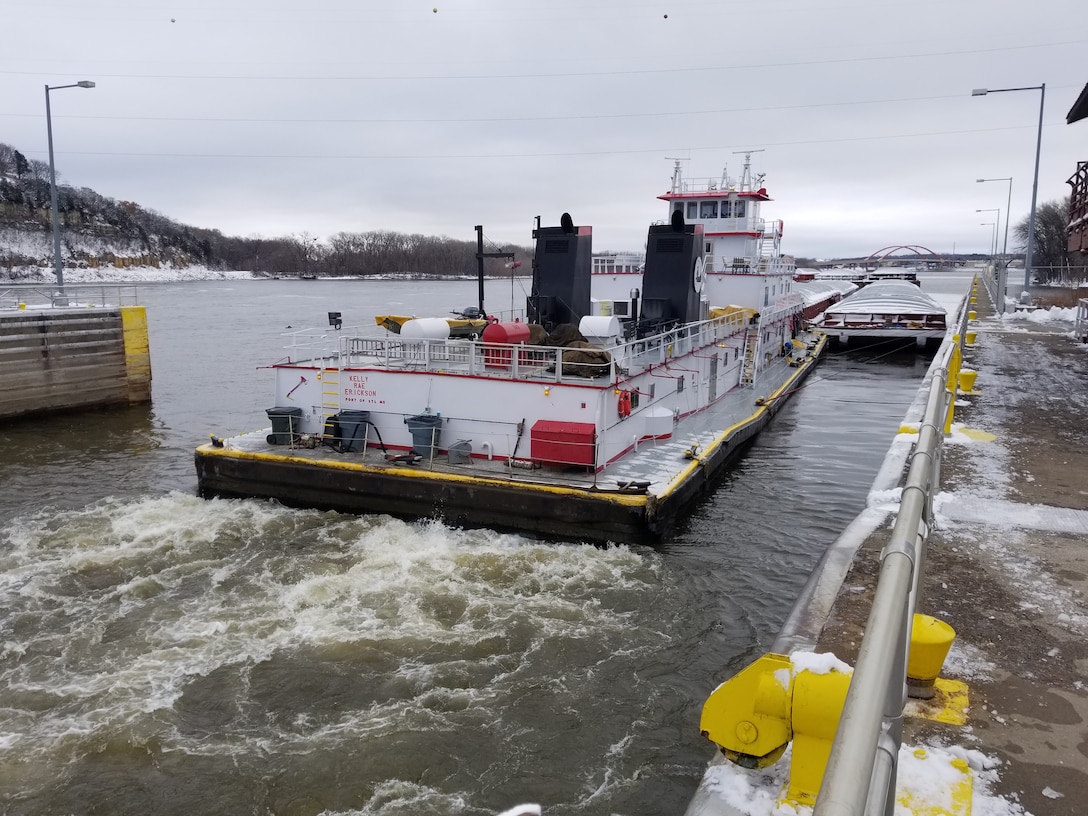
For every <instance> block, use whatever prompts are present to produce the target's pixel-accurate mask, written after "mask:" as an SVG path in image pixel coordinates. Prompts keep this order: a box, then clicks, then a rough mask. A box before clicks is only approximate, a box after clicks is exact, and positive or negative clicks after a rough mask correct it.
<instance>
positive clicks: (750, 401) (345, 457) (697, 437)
mask: <svg viewBox="0 0 1088 816" xmlns="http://www.w3.org/2000/svg"><path fill="white" fill-rule="evenodd" d="M789 368H790V366H788V364H787V363H786V362H785V360H783V359H779V360H777V361H776V362H774V363H773V364H772V365H771V366H769V367H768V368H767V369H765V370H763V371H761V372H760V373H759V375H758V376H757V377H756V379H755V381H754V382H753V384H752V385H751V386H745V387H736V388H733V389H732V390H730V391H729V392H727V393H726V394H724V395H723V396H722V397H721V398H720V399H719V400H718V401H717V402H716V403H714V404H713V405H711V406H710V407H709V408H707V409H705V410H703V411H700V412H698V413H697V414H694V415H692V416H689V417H686V418H685V419H684V421H683V422H682V423H680V425H678V426H676V427H677V429H678V430H676V431H674V433H673V434H672V435H671V436H669V437H667V438H663V439H652V438H650V439H643V440H640V441H637V442H635V441H634V440H633V447H634V449H633V450H632V451H631V452H629V453H628V454H627V455H625V456H623V457H622V458H621V459H620V460H618V461H616V462H613V463H612V464H610V465H607V466H605V467H604V468H603V469H602V470H600V471H598V472H593V470H592V469H591V468H589V467H579V466H572V467H566V468H559V467H551V466H545V467H530V466H529V465H530V463H529V461H528V460H527V459H526V460H517V461H516V462H515V463H514V464H511V463H510V462H508V461H507V460H506V459H505V458H499V457H496V458H492V459H488V458H486V457H481V456H479V455H477V456H474V457H472V458H471V459H470V460H469V461H467V462H465V463H463V464H457V463H451V461H450V460H451V456H450V455H449V454H448V453H447V452H446V451H445V450H440V451H436V452H435V454H434V455H433V456H430V457H424V458H421V459H419V460H418V461H415V462H412V463H410V462H408V461H406V460H405V458H404V456H403V455H404V453H405V452H404V451H403V450H395V451H394V450H391V451H389V455H388V456H387V455H386V453H385V452H384V451H383V450H382V447H381V445H380V444H379V443H378V442H377V441H375V440H374V439H373V434H371V435H370V438H369V440H368V441H367V443H366V444H365V446H364V449H363V450H360V451H350V452H345V453H341V452H339V451H337V450H335V449H334V448H331V447H329V446H327V445H324V444H318V445H317V446H316V447H312V448H311V447H307V446H299V445H273V444H270V443H269V442H268V441H267V439H266V437H267V435H268V434H269V432H270V430H271V429H265V430H261V431H254V432H251V433H246V434H242V435H239V436H233V437H229V438H226V439H223V440H220V442H221V445H222V449H223V450H227V451H240V452H246V453H252V454H264V455H272V456H279V457H290V458H295V459H300V460H304V461H306V462H309V463H313V464H327V465H335V466H337V467H345V466H346V467H349V468H350V467H362V466H365V467H366V468H368V469H371V468H376V469H383V470H388V469H394V468H395V469H401V470H403V469H412V470H416V471H419V472H421V473H432V474H436V475H446V476H453V477H470V478H483V479H499V480H505V481H509V482H517V483H519V484H523V485H540V486H562V487H567V488H574V489H577V490H586V491H623V492H634V493H648V494H650V495H657V496H660V495H663V494H665V493H666V492H667V491H668V489H669V487H670V485H671V484H672V483H673V482H674V481H675V480H676V479H678V478H679V477H680V476H681V475H682V474H683V472H684V471H685V470H686V469H688V468H690V467H697V466H698V465H699V461H700V458H701V457H702V456H703V455H705V454H706V453H707V452H708V451H709V450H710V449H712V448H713V447H714V446H715V445H720V444H721V443H722V441H723V439H724V438H725V437H726V436H728V433H729V431H730V429H732V428H734V427H735V426H738V425H742V424H744V423H745V422H746V421H751V420H753V419H754V418H756V417H757V415H758V414H759V413H760V412H762V411H768V410H770V411H771V412H773V403H774V400H775V393H777V392H780V391H781V390H782V389H783V388H787V387H789V385H790V383H791V382H792V379H793V378H792V377H790V373H789V371H788V369H789ZM794 373H795V374H796V373H797V372H796V371H795V372H794ZM783 381H785V382H786V385H783ZM760 403H765V404H762V405H761V404H760ZM209 448H211V446H210V445H205V446H203V448H202V450H207V449H209ZM525 450H526V453H527V451H528V447H527V446H526V449H525ZM689 452H693V453H689ZM453 458H457V457H453ZM625 486H626V487H625Z"/></svg>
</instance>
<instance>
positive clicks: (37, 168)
mask: <svg viewBox="0 0 1088 816" xmlns="http://www.w3.org/2000/svg"><path fill="white" fill-rule="evenodd" d="M27 164H28V165H29V168H30V175H31V177H32V178H36V179H37V180H38V181H45V182H48V181H49V162H43V161H41V160H40V159H31V160H30V161H29V162H27ZM57 183H58V184H60V173H57Z"/></svg>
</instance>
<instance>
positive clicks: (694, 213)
mask: <svg viewBox="0 0 1088 816" xmlns="http://www.w3.org/2000/svg"><path fill="white" fill-rule="evenodd" d="M698 217H699V202H698V201H689V202H688V215H687V218H688V221H694V220H695V219H696V218H698Z"/></svg>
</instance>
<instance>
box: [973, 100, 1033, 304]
mask: <svg viewBox="0 0 1088 816" xmlns="http://www.w3.org/2000/svg"><path fill="white" fill-rule="evenodd" d="M1007 91H1038V92H1039V135H1038V136H1037V137H1036V139H1035V176H1034V178H1033V180H1032V182H1031V214H1030V215H1029V216H1028V248H1027V252H1026V253H1025V254H1024V288H1025V289H1028V288H1030V286H1031V256H1032V252H1033V251H1034V249H1035V199H1036V197H1037V195H1038V193H1039V153H1040V152H1041V150H1042V147H1043V106H1044V104H1045V103H1046V83H1045V82H1044V83H1043V84H1042V85H1028V86H1026V87H1024V88H975V89H974V90H973V91H971V96H986V94H988V93H1005V92H1007ZM1009 194H1010V195H1011V194H1012V182H1009Z"/></svg>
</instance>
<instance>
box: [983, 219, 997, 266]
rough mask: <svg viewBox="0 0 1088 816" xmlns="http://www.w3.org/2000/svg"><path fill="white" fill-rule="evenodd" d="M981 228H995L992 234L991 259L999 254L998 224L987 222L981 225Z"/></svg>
mask: <svg viewBox="0 0 1088 816" xmlns="http://www.w3.org/2000/svg"><path fill="white" fill-rule="evenodd" d="M979 226H980V227H993V230H992V231H991V232H992V234H991V235H990V257H991V258H992V257H993V256H994V255H996V254H997V222H995V221H985V222H983V223H981V224H979Z"/></svg>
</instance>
